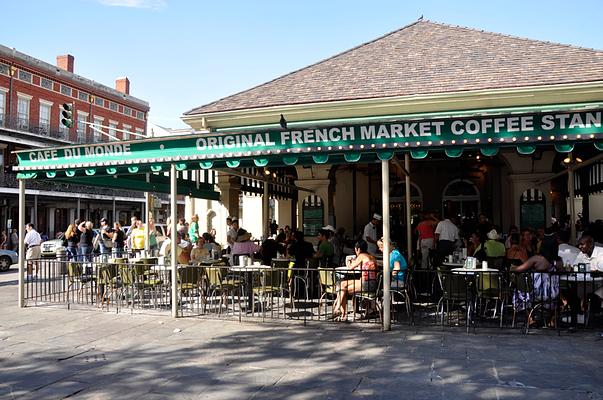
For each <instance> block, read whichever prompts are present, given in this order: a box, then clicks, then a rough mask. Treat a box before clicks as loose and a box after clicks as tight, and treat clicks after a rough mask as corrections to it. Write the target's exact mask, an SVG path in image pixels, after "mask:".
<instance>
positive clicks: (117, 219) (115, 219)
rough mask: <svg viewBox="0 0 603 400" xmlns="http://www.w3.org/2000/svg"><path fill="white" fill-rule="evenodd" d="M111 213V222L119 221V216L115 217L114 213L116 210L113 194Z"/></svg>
mask: <svg viewBox="0 0 603 400" xmlns="http://www.w3.org/2000/svg"><path fill="white" fill-rule="evenodd" d="M112 211H113V213H112V214H111V215H113V218H112V219H113V221H112V222H114V223H115V222H119V218H117V214H116V210H115V196H113V210H112Z"/></svg>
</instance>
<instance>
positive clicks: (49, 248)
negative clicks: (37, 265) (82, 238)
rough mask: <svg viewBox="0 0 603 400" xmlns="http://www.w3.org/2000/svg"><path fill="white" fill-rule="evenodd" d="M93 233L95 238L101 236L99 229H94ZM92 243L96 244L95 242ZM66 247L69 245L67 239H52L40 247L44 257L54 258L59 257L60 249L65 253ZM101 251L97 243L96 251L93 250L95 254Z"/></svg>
mask: <svg viewBox="0 0 603 400" xmlns="http://www.w3.org/2000/svg"><path fill="white" fill-rule="evenodd" d="M93 231H94V236H96V235H98V234H100V230H99V229H96V228H95V229H93ZM92 243H94V241H93V242H92ZM66 245H67V243H66V241H65V239H51V240H47V241H45V242H42V245H41V246H40V247H41V249H42V257H48V258H54V257H56V256H57V250H59V249H63V250H65V251H66V250H67V247H66ZM99 251H100V249H99V245H98V243H96V246H94V249H93V253H95V254H98V252H99Z"/></svg>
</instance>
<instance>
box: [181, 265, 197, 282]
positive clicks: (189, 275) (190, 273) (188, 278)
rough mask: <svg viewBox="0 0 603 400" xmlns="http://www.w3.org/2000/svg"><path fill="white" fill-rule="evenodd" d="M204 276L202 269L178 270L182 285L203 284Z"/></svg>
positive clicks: (188, 268)
mask: <svg viewBox="0 0 603 400" xmlns="http://www.w3.org/2000/svg"><path fill="white" fill-rule="evenodd" d="M202 275H203V269H202V267H196V266H195V267H183V268H178V280H179V281H180V283H181V284H186V283H190V284H193V285H198V284H199V282H201V276H202Z"/></svg>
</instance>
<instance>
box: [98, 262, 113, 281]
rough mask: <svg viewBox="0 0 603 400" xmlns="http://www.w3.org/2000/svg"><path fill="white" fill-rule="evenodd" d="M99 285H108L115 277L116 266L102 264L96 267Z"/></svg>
mask: <svg viewBox="0 0 603 400" xmlns="http://www.w3.org/2000/svg"><path fill="white" fill-rule="evenodd" d="M98 277H99V282H100V283H110V282H111V281H112V280H113V279H114V278H116V277H117V264H102V265H101V266H99V267H98Z"/></svg>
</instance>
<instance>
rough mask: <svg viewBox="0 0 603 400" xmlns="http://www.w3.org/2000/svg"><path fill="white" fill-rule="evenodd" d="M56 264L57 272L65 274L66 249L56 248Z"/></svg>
mask: <svg viewBox="0 0 603 400" xmlns="http://www.w3.org/2000/svg"><path fill="white" fill-rule="evenodd" d="M56 257H57V264H58V268H57V270H58V272H59V274H61V275H65V274H66V273H67V249H65V248H58V249H57V250H56Z"/></svg>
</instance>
